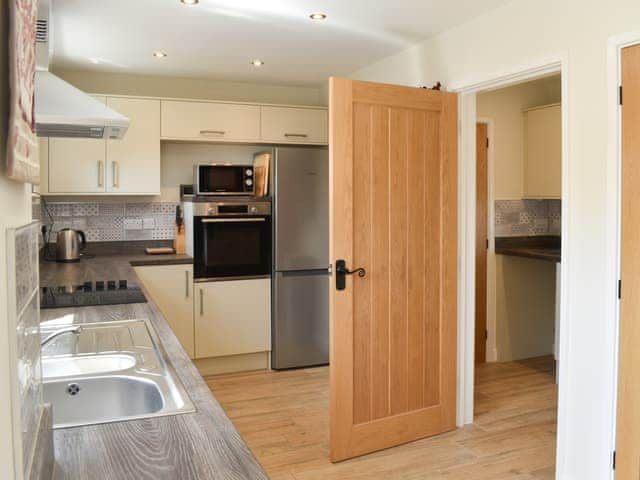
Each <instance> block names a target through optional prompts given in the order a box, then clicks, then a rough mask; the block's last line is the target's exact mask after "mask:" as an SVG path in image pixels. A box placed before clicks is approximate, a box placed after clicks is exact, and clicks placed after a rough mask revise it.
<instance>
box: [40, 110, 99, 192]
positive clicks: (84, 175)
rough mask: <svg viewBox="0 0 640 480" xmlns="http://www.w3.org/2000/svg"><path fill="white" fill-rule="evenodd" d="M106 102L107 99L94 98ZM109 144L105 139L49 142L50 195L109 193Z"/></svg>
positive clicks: (54, 140) (55, 139) (67, 139)
mask: <svg viewBox="0 0 640 480" xmlns="http://www.w3.org/2000/svg"><path fill="white" fill-rule="evenodd" d="M94 98H95V99H96V100H99V101H101V102H103V103H106V101H107V100H106V97H94ZM105 162H106V142H105V141H104V140H102V139H99V140H98V139H88V138H54V137H51V138H50V139H49V192H50V193H103V192H105Z"/></svg>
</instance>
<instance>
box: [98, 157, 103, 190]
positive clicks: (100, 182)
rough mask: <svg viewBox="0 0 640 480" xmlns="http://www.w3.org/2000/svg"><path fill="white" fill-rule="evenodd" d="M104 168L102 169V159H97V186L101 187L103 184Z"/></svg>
mask: <svg viewBox="0 0 640 480" xmlns="http://www.w3.org/2000/svg"><path fill="white" fill-rule="evenodd" d="M103 175H104V170H102V160H98V186H99V187H102V186H103V185H104V177H103Z"/></svg>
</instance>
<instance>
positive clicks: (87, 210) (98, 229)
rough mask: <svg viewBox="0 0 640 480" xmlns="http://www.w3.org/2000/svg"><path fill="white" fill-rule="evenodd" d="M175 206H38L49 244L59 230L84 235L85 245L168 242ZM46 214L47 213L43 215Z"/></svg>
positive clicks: (52, 204)
mask: <svg viewBox="0 0 640 480" xmlns="http://www.w3.org/2000/svg"><path fill="white" fill-rule="evenodd" d="M177 205H179V204H178V203H177V202H152V203H101V202H79V203H66V202H65V203H61V202H50V201H49V202H46V203H45V202H42V203H41V208H40V210H39V214H40V217H39V219H40V220H41V221H42V223H44V224H45V225H49V226H51V217H52V218H53V226H52V235H51V238H50V239H49V241H50V242H55V234H56V232H57V231H59V230H62V229H63V228H75V229H76V230H82V231H84V233H85V235H86V236H87V241H88V242H111V241H118V240H171V239H173V226H174V223H175V218H176V206H177ZM47 210H48V213H47Z"/></svg>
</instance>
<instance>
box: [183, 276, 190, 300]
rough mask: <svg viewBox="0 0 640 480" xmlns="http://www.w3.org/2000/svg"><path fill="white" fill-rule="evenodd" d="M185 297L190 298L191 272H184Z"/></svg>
mask: <svg viewBox="0 0 640 480" xmlns="http://www.w3.org/2000/svg"><path fill="white" fill-rule="evenodd" d="M184 296H185V297H186V298H189V270H185V271H184Z"/></svg>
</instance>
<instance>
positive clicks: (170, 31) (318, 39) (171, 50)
mask: <svg viewBox="0 0 640 480" xmlns="http://www.w3.org/2000/svg"><path fill="white" fill-rule="evenodd" d="M508 1H509V0H439V1H436V0H373V1H372V0H315V1H314V0H200V3H199V4H198V5H193V6H185V5H183V4H181V3H180V1H179V0H108V1H104V0H52V25H51V27H52V29H51V34H52V35H51V39H52V41H53V51H54V56H53V66H54V68H60V69H74V70H94V71H104V72H112V73H135V74H145V75H169V76H177V77H198V78H211V79H217V80H231V81H244V82H257V83H269V84H283V85H306V86H318V85H320V84H322V83H323V82H324V81H325V80H326V79H327V77H329V76H330V75H345V74H348V73H351V72H353V71H355V70H357V69H358V68H360V67H363V66H366V65H369V64H371V63H374V62H375V61H377V60H380V59H382V58H384V57H386V56H389V55H391V54H393V53H395V52H398V51H400V50H403V49H405V48H407V47H408V46H409V45H411V44H413V43H416V42H418V41H420V40H422V39H424V38H426V37H428V36H430V35H434V34H436V33H438V32H441V31H443V30H446V29H448V28H450V27H452V26H455V25H458V24H461V23H464V22H466V21H468V20H470V19H472V18H474V17H476V16H478V15H481V14H483V13H485V12H487V11H489V10H492V9H494V8H496V7H497V6H499V5H501V4H504V3H507V2H508ZM318 11H319V12H323V13H326V14H327V15H328V18H327V19H326V20H324V21H312V20H310V19H309V14H311V13H313V12H318ZM158 50H159V51H163V52H166V53H167V57H166V58H163V59H157V58H154V57H153V56H152V52H154V51H158ZM256 58H259V59H261V60H263V61H264V62H265V64H264V65H263V66H262V67H259V68H256V67H254V66H252V65H251V63H250V62H251V60H253V59H256Z"/></svg>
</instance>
